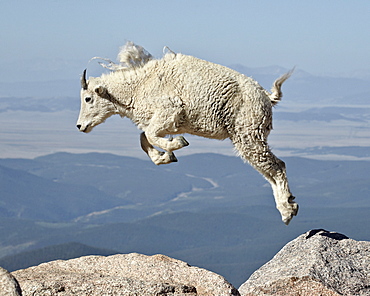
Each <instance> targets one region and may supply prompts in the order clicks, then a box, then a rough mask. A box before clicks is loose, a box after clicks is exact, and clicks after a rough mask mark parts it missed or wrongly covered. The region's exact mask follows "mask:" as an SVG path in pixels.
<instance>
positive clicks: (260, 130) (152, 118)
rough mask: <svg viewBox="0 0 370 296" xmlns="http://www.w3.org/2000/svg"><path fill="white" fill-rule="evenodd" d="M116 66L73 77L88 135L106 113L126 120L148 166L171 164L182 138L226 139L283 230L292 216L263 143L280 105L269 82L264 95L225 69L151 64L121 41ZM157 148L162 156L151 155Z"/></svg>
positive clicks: (191, 62)
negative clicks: (266, 186)
mask: <svg viewBox="0 0 370 296" xmlns="http://www.w3.org/2000/svg"><path fill="white" fill-rule="evenodd" d="M119 60H120V64H119V65H116V66H115V67H111V68H112V69H113V70H114V71H112V72H111V73H109V74H103V75H102V76H101V77H95V78H94V77H91V78H90V79H89V80H86V76H85V73H86V72H84V74H83V76H82V79H81V85H82V90H81V110H80V116H79V119H78V122H77V127H78V129H79V130H80V131H82V132H85V133H88V132H90V131H91V130H92V129H93V127H94V126H96V125H98V124H100V123H102V122H104V121H105V120H106V119H107V118H108V117H110V116H111V115H113V114H119V115H120V116H123V117H124V116H126V117H128V118H130V119H131V120H132V121H133V123H134V124H136V125H137V126H138V128H139V129H141V130H143V131H144V132H143V133H142V134H141V147H142V149H143V150H144V151H145V152H146V153H147V154H148V155H149V157H150V158H151V160H152V161H153V162H154V163H155V164H158V165H159V164H167V163H171V162H174V161H177V159H176V157H175V155H174V153H173V151H174V150H177V149H180V148H182V147H184V146H187V145H188V142H187V141H186V140H185V138H184V137H183V136H177V137H175V138H172V136H171V137H170V138H165V137H166V136H167V135H175V134H184V133H189V134H193V135H197V136H201V137H206V138H212V139H219V140H223V139H226V138H230V139H231V141H232V143H233V144H234V147H235V149H236V151H237V152H238V154H239V155H240V156H241V157H242V158H243V159H244V160H246V161H248V162H249V163H250V164H251V165H252V166H253V167H254V168H255V169H256V170H257V171H258V172H260V173H261V174H262V175H263V176H264V177H265V178H266V179H267V181H268V182H269V183H270V184H271V187H272V189H273V193H274V197H275V202H276V206H277V209H278V210H279V211H280V213H281V215H282V219H283V221H284V222H285V223H286V224H288V223H289V222H290V220H291V219H292V218H293V216H295V215H296V214H297V211H298V205H297V204H296V203H295V202H293V200H294V196H293V195H292V194H291V192H290V190H289V186H288V180H287V177H286V171H285V164H284V162H283V161H281V160H280V159H278V158H277V157H276V156H275V155H274V154H273V153H272V152H271V150H270V148H269V146H268V144H267V137H268V135H269V133H270V131H271V129H272V106H273V105H275V104H276V103H277V102H279V101H280V99H281V96H282V93H281V85H282V84H283V82H284V81H285V80H286V79H288V78H289V76H290V75H291V72H289V73H287V74H285V75H283V76H282V77H280V78H279V79H277V80H276V81H275V82H274V84H273V87H272V93H269V92H268V91H266V90H265V89H263V88H262V87H261V86H260V85H259V84H258V83H257V82H256V81H255V80H253V79H252V78H250V77H247V76H244V75H242V74H240V73H238V72H236V71H234V70H231V69H229V68H227V67H224V66H221V65H217V64H213V63H210V62H207V61H204V60H200V59H197V58H195V57H192V56H187V55H183V54H175V53H173V52H172V51H170V52H168V53H167V54H165V56H164V57H163V58H162V59H159V60H156V59H153V58H152V56H151V55H150V54H149V53H148V52H146V51H145V49H143V48H142V47H141V46H137V45H134V44H133V43H129V44H127V45H126V47H124V48H123V51H121V52H120V54H119ZM155 147H159V148H161V149H162V150H164V152H163V151H159V150H157V149H156V148H155Z"/></svg>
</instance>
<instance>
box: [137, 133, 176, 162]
mask: <svg viewBox="0 0 370 296" xmlns="http://www.w3.org/2000/svg"><path fill="white" fill-rule="evenodd" d="M140 145H141V148H142V149H143V150H144V151H145V153H146V154H148V156H149V158H150V159H151V160H152V161H153V162H154V163H155V164H156V165H160V164H168V163H171V162H177V158H176V156H175V154H173V152H163V151H159V150H157V149H155V148H154V147H153V145H151V144H150V143H149V141H148V139H147V137H146V135H145V133H144V132H142V133H141V135H140Z"/></svg>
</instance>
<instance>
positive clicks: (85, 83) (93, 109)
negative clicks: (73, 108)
mask: <svg viewBox="0 0 370 296" xmlns="http://www.w3.org/2000/svg"><path fill="white" fill-rule="evenodd" d="M115 113H116V108H115V106H114V104H113V103H112V101H111V96H110V95H109V93H108V90H107V89H106V88H105V87H104V86H102V85H100V84H99V79H98V78H94V79H93V80H86V70H85V71H84V72H83V74H82V77H81V109H80V115H79V117H78V120H77V128H78V129H79V130H80V131H81V132H84V133H89V132H91V130H92V129H93V127H95V126H97V125H99V124H100V123H103V122H104V121H105V120H106V119H107V118H108V117H110V116H111V115H113V114H115Z"/></svg>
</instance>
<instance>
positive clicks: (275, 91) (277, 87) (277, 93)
mask: <svg viewBox="0 0 370 296" xmlns="http://www.w3.org/2000/svg"><path fill="white" fill-rule="evenodd" d="M293 72H294V68H293V69H292V70H290V71H289V72H288V73H285V74H284V75H282V76H281V77H279V78H278V79H276V80H275V82H274V84H273V85H272V88H271V94H270V96H269V97H270V100H271V103H272V106H275V105H276V104H277V103H279V102H280V100H281V98H282V96H283V93H282V92H281V86H282V85H283V83H284V81H285V80H287V79H288V78H289V77H290V76H291V75H292V74H293Z"/></svg>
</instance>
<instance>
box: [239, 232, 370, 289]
mask: <svg viewBox="0 0 370 296" xmlns="http://www.w3.org/2000/svg"><path fill="white" fill-rule="evenodd" d="M239 292H240V294H241V295H242V296H262V295H285V296H289V295H292V296H293V295H300V296H315V295H317V296H318V295H321V296H334V295H335V296H336V295H370V242H368V241H355V240H352V239H349V238H348V237H346V236H345V235H343V234H339V233H333V232H328V231H325V230H311V231H309V232H307V233H306V234H303V235H301V236H299V237H298V238H296V239H295V240H293V241H291V242H290V243H288V244H287V245H286V246H285V247H284V248H283V249H282V250H281V251H280V252H279V253H277V254H276V255H275V257H274V258H273V259H272V260H271V261H269V262H268V263H266V264H265V265H263V266H262V267H261V268H260V269H258V270H257V271H256V272H254V273H253V274H252V276H251V277H250V278H249V279H248V280H247V281H246V282H245V283H244V284H243V285H242V286H241V287H240V288H239Z"/></svg>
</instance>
